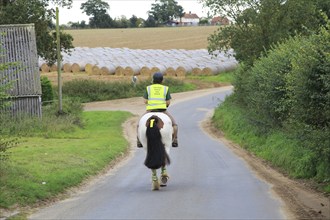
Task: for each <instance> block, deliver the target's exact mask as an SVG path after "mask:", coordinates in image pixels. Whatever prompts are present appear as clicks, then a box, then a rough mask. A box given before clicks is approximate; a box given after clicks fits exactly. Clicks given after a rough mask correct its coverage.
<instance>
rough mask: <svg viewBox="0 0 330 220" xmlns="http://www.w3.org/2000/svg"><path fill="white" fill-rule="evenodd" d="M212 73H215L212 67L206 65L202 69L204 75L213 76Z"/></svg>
mask: <svg viewBox="0 0 330 220" xmlns="http://www.w3.org/2000/svg"><path fill="white" fill-rule="evenodd" d="M212 74H213V71H212V69H211V68H210V67H205V68H203V69H202V75H205V76H211V75H212Z"/></svg>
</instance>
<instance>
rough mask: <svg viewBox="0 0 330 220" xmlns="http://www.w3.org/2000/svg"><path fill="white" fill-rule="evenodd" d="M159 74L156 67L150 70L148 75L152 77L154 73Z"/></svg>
mask: <svg viewBox="0 0 330 220" xmlns="http://www.w3.org/2000/svg"><path fill="white" fill-rule="evenodd" d="M157 72H160V69H159V68H158V67H156V66H154V67H152V68H151V69H150V74H151V75H153V74H154V73H157Z"/></svg>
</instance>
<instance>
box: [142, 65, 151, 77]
mask: <svg viewBox="0 0 330 220" xmlns="http://www.w3.org/2000/svg"><path fill="white" fill-rule="evenodd" d="M140 75H141V76H151V70H150V68H149V67H147V66H143V67H142V68H141V69H140Z"/></svg>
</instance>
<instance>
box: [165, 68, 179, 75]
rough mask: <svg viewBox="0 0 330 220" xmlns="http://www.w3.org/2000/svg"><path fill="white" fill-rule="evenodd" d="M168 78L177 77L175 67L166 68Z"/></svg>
mask: <svg viewBox="0 0 330 220" xmlns="http://www.w3.org/2000/svg"><path fill="white" fill-rule="evenodd" d="M164 75H166V76H170V77H174V76H176V72H175V69H174V68H173V67H168V68H166V70H165V74H164Z"/></svg>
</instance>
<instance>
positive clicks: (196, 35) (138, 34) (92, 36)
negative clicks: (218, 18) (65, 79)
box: [65, 26, 219, 50]
mask: <svg viewBox="0 0 330 220" xmlns="http://www.w3.org/2000/svg"><path fill="white" fill-rule="evenodd" d="M218 28H219V27H218V26H198V27H164V28H126V29H85V30H65V32H66V33H69V34H71V35H72V36H73V38H74V41H73V45H74V46H75V47H112V48H123V47H124V48H130V49H162V50H170V49H186V50H196V49H206V48H207V38H208V37H209V36H210V35H211V34H213V33H214V31H216V30H217V29H218Z"/></svg>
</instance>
